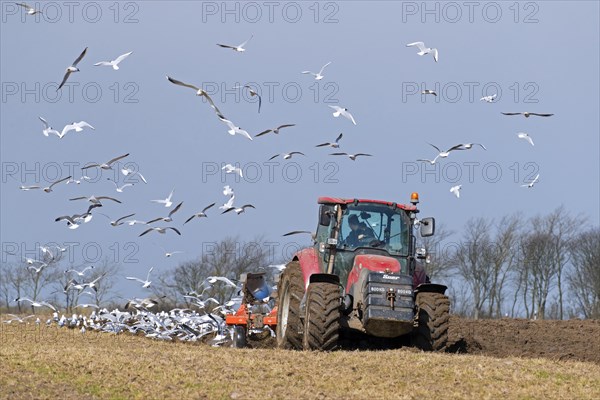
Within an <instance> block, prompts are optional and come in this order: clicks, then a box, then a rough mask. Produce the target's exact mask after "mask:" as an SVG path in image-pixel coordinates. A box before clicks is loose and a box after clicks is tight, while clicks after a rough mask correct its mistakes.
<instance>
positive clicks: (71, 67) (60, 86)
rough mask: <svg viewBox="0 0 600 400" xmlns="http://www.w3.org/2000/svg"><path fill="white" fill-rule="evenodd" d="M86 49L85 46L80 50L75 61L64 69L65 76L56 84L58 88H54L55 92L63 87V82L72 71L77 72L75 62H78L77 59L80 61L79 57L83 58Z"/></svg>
mask: <svg viewBox="0 0 600 400" xmlns="http://www.w3.org/2000/svg"><path fill="white" fill-rule="evenodd" d="M87 49H88V48H87V47H86V48H85V49H83V51H82V52H81V54H80V55H79V57H77V58H76V59H75V61H73V64H72V65H70V66H69V67H67V69H66V70H65V76H64V77H63V80H62V82H61V83H60V85H58V89H56V91H57V92H58V91H59V90H60V89H61V88H62V87H63V85H64V84H65V82H66V81H67V79H69V76H70V75H71V74H72V73H73V72H79V68H77V64H79V61H81V59H82V58H83V56H85V53H86V51H87Z"/></svg>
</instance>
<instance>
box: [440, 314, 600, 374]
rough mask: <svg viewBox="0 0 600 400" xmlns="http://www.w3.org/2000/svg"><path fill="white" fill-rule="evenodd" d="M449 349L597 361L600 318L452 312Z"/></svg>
mask: <svg viewBox="0 0 600 400" xmlns="http://www.w3.org/2000/svg"><path fill="white" fill-rule="evenodd" d="M448 341H449V349H448V350H449V351H450V352H459V353H467V354H478V355H486V356H492V357H514V356H516V357H528V358H530V357H540V358H549V359H553V360H577V361H590V362H594V363H597V364H600V320H579V319H572V320H565V321H556V320H535V321H533V320H528V319H508V318H504V319H480V320H472V319H465V318H459V317H456V316H452V317H451V319H450V328H449V333H448Z"/></svg>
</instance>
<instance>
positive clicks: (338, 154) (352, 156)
mask: <svg viewBox="0 0 600 400" xmlns="http://www.w3.org/2000/svg"><path fill="white" fill-rule="evenodd" d="M330 155H331V156H348V158H350V159H351V160H352V161H356V157H359V156H364V157H373V155H372V154H367V153H356V154H348V153H331V154H330Z"/></svg>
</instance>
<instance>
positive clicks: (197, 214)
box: [183, 186, 233, 225]
mask: <svg viewBox="0 0 600 400" xmlns="http://www.w3.org/2000/svg"><path fill="white" fill-rule="evenodd" d="M226 187H229V186H226ZM231 193H232V194H233V191H232V192H231ZM232 197H233V196H232ZM215 204H216V203H212V204H209V205H208V206H206V207H204V208H203V209H202V211H200V212H198V213H196V214H194V215H192V216H191V217H189V218H188V219H186V220H185V222H184V223H183V224H184V225H185V224H187V223H188V222H190V221H191V220H192V219H194V217H198V218H207V217H208V215H206V211H207V210H208V209H209V208H211V207H213V206H214V205H215Z"/></svg>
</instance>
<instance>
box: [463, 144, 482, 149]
mask: <svg viewBox="0 0 600 400" xmlns="http://www.w3.org/2000/svg"><path fill="white" fill-rule="evenodd" d="M460 146H461V147H462V149H461V150H470V149H472V148H473V146H480V147H481V148H482V149H484V150H487V149H486V148H485V146H484V145H482V144H481V143H462V144H461V145H460Z"/></svg>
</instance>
